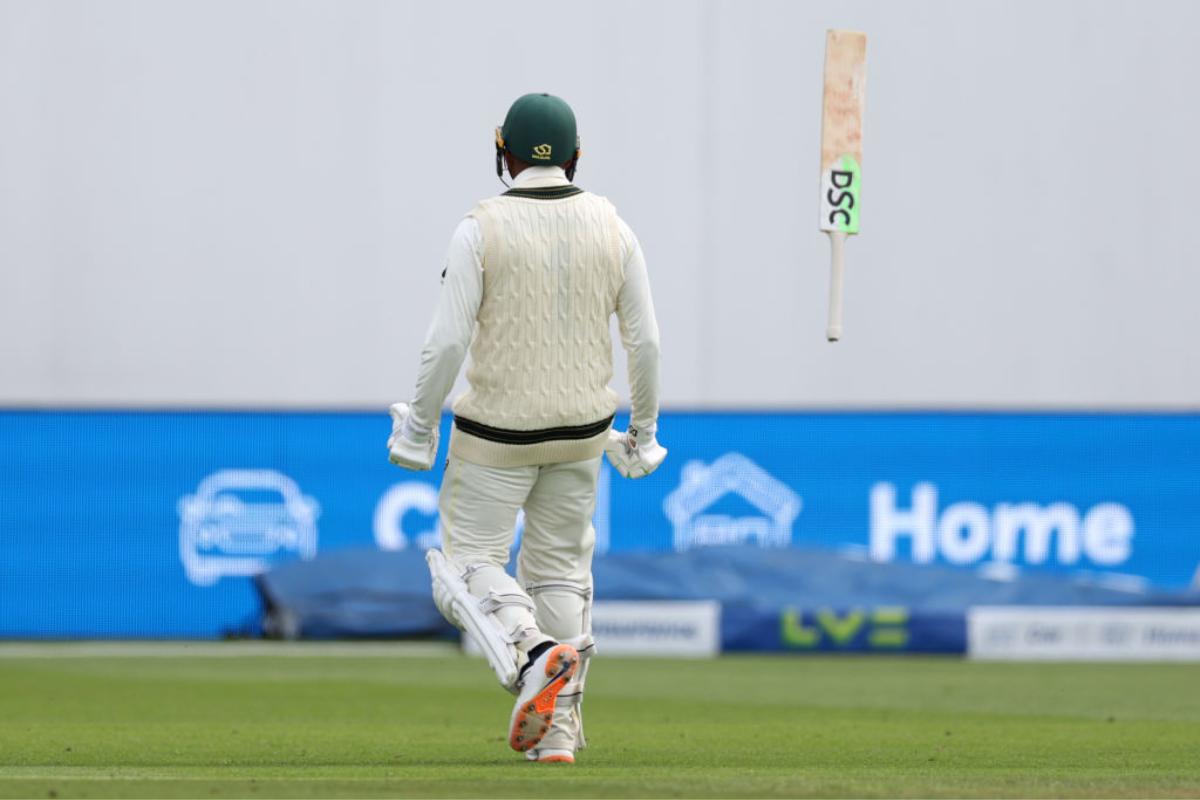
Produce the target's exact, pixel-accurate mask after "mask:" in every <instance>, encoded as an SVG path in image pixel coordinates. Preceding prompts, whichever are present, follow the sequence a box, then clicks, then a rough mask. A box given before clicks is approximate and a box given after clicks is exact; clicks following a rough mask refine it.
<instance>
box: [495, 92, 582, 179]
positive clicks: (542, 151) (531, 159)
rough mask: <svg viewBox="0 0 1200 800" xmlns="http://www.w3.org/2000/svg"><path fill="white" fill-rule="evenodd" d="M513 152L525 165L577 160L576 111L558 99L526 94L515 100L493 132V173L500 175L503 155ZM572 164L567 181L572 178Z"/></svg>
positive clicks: (551, 96) (543, 95)
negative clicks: (499, 125)
mask: <svg viewBox="0 0 1200 800" xmlns="http://www.w3.org/2000/svg"><path fill="white" fill-rule="evenodd" d="M505 152H508V153H512V154H513V155H514V156H516V157H517V158H519V159H521V160H522V161H524V162H525V163H526V164H531V165H533V166H535V167H537V166H546V167H549V166H554V167H561V166H564V165H565V164H566V163H567V162H568V161H572V160H574V159H577V158H578V157H579V153H580V150H579V135H578V133H577V132H576V130H575V112H574V111H572V110H571V107H570V106H569V105H567V102H566V101H565V100H563V99H562V98H561V97H555V96H554V95H552V94H546V93H544V92H543V93H541V94H527V95H522V96H521V97H518V98H517V101H516V102H515V103H513V104H512V107H511V108H509V109H508V114H507V115H506V116H505V117H504V125H503V126H501V127H499V128H497V129H496V174H497V175H500V174H502V173H503V168H504V153H505ZM574 177H575V166H574V164H572V165H571V167H570V169H569V170H568V174H567V178H568V179H574Z"/></svg>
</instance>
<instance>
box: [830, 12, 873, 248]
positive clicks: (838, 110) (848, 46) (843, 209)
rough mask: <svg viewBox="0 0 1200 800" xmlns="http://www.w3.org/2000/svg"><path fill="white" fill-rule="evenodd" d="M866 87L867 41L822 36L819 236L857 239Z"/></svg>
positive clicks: (840, 34)
mask: <svg viewBox="0 0 1200 800" xmlns="http://www.w3.org/2000/svg"><path fill="white" fill-rule="evenodd" d="M866 81H867V35H866V34H865V33H860V32H858V31H839V30H831V31H826V32H825V92H824V99H823V103H822V109H821V230H823V231H830V232H835V231H840V232H842V233H845V234H853V233H858V217H859V210H860V208H861V205H862V136H863V131H862V124H863V98H864V95H865V90H866Z"/></svg>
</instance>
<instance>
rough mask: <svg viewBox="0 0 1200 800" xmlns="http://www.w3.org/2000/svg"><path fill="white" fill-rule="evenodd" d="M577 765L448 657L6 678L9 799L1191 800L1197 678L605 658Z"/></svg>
mask: <svg viewBox="0 0 1200 800" xmlns="http://www.w3.org/2000/svg"><path fill="white" fill-rule="evenodd" d="M586 708H587V714H586V716H587V725H588V734H589V737H590V739H591V745H592V746H591V747H590V748H589V749H587V750H585V751H583V752H582V753H581V754H580V757H579V761H578V763H577V764H576V765H575V766H573V767H569V766H556V765H531V764H526V763H524V762H523V761H522V760H521V758H520V757H519V756H518V755H517V754H515V753H512V752H511V751H509V750H508V748H507V746H506V744H505V726H506V724H507V720H508V713H509V703H508V695H506V694H505V693H504V692H502V691H501V690H500V689H499V688H498V687H497V686H495V684H494V680H493V679H492V678H491V673H490V671H489V670H488V669H487V667H486V666H485V665H484V664H483V663H482V662H479V661H474V660H468V659H465V658H461V657H457V656H439V657H432V658H430V657H420V658H417V657H397V658H391V657H378V656H376V657H355V656H350V657H343V658H334V657H309V656H296V657H278V656H244V657H237V658H212V657H186V658H184V657H139V658H121V657H71V658H0V797H14V796H20V797H84V796H86V797H114V796H121V797H150V796H153V797H204V798H209V797H228V796H242V797H340V796H354V797H384V796H423V797H522V798H530V799H531V800H540V799H541V798H547V800H548V799H549V798H566V797H580V796H582V797H590V796H596V797H618V796H656V797H673V796H680V797H691V796H721V797H768V796H769V797H787V796H856V797H870V796H921V797H940V796H1002V797H1064V796H1072V797H1073V796H1087V797H1168V796H1169V797H1200V668H1197V667H1195V666H1189V665H1165V664H1164V665H1065V664H1045V665H1037V664H984V663H970V662H963V661H959V660H951V659H916V658H894V659H888V658H861V659H859V658H805V657H778V658H772V657H726V658H722V659H719V660H716V661H642V660H625V659H615V658H604V657H603V655H601V657H599V658H597V659H596V661H595V662H594V665H593V670H592V675H591V678H590V685H589V694H588V700H587V705H586Z"/></svg>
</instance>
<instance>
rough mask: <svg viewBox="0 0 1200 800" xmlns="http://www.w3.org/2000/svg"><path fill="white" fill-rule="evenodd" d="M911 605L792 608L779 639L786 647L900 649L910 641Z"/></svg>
mask: <svg viewBox="0 0 1200 800" xmlns="http://www.w3.org/2000/svg"><path fill="white" fill-rule="evenodd" d="M908 620H909V614H908V609H907V608H896V607H880V608H871V609H865V608H852V609H849V610H847V611H843V612H837V611H832V610H830V609H820V610H818V611H816V612H809V613H805V612H803V611H801V610H800V609H794V608H789V609H787V610H785V611H784V612H783V614H782V616H781V617H780V619H779V639H780V641H781V642H782V643H783V646H784V647H785V648H789V649H796V650H830V649H833V650H836V649H839V648H849V647H855V648H856V649H862V648H863V647H864V646H866V647H867V648H869V649H872V650H899V649H903V648H904V647H906V646H907V645H908V640H909V631H908Z"/></svg>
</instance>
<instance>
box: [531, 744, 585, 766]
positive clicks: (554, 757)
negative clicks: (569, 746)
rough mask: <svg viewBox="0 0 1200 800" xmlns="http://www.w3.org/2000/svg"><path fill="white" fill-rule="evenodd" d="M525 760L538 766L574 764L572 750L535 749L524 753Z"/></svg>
mask: <svg viewBox="0 0 1200 800" xmlns="http://www.w3.org/2000/svg"><path fill="white" fill-rule="evenodd" d="M525 760H526V761H536V762H537V763H539V764H574V763H575V753H574V751H572V750H558V749H552V748H549V747H535V748H533V749H532V750H526V751H525Z"/></svg>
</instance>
